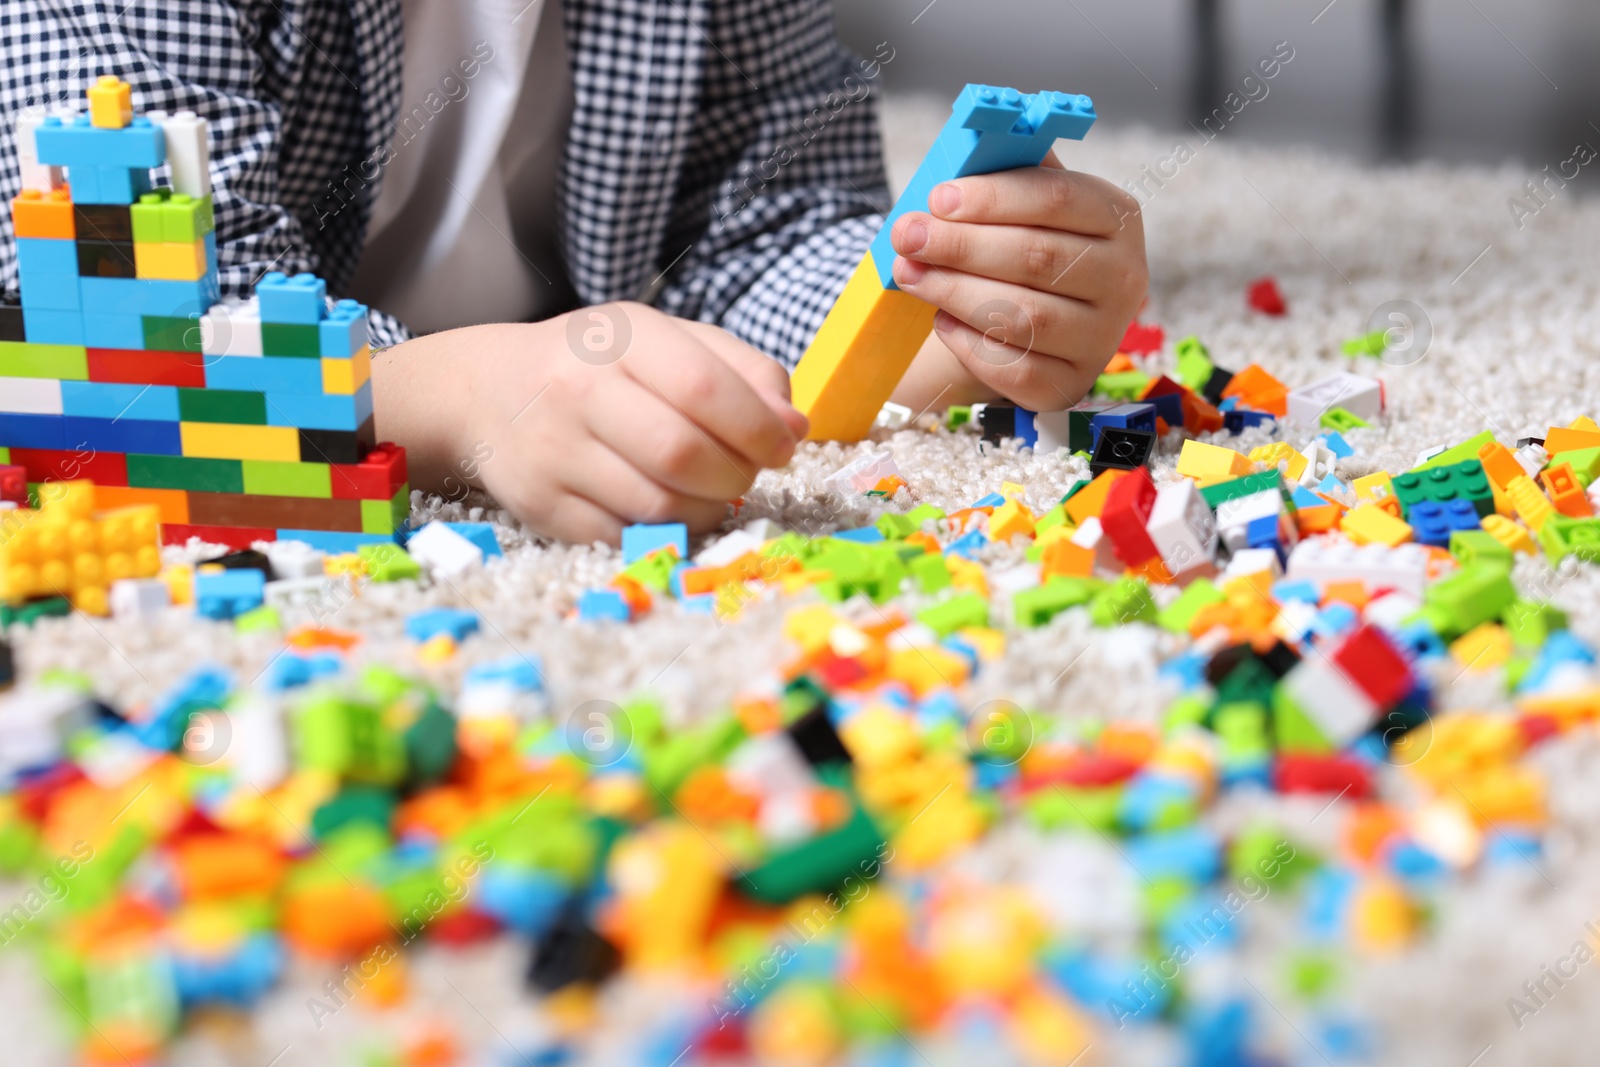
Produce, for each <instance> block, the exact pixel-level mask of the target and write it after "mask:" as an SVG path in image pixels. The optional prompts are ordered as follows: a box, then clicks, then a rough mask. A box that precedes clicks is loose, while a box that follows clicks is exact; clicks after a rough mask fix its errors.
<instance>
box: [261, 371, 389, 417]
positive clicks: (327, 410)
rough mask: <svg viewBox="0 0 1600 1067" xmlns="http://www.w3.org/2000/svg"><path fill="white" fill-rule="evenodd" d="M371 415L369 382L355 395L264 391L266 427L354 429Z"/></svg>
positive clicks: (370, 387)
mask: <svg viewBox="0 0 1600 1067" xmlns="http://www.w3.org/2000/svg"><path fill="white" fill-rule="evenodd" d="M261 358H262V359H266V358H267V357H266V356H263V357H261ZM318 365H319V366H320V364H318ZM371 417H372V383H371V382H370V381H369V382H367V384H365V385H363V386H362V387H361V388H360V389H358V390H357V391H356V394H355V395H354V396H340V395H336V394H331V395H330V394H322V393H268V394H267V425H268V426H293V427H295V428H297V429H301V430H346V431H355V430H359V429H360V428H361V424H362V423H363V422H366V421H367V420H368V419H370V418H371Z"/></svg>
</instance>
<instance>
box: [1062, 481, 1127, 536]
mask: <svg viewBox="0 0 1600 1067" xmlns="http://www.w3.org/2000/svg"><path fill="white" fill-rule="evenodd" d="M1127 473H1128V472H1127V471H1121V470H1107V471H1101V472H1100V476H1099V477H1097V478H1096V479H1095V480H1094V481H1092V482H1090V483H1089V484H1088V485H1086V486H1084V487H1083V488H1082V489H1080V490H1078V492H1077V493H1076V494H1074V495H1073V497H1072V499H1071V500H1069V501H1067V505H1066V506H1067V517H1068V518H1070V519H1071V520H1072V524H1073V525H1074V526H1082V525H1083V521H1084V520H1085V519H1089V518H1094V517H1096V516H1098V515H1099V514H1100V509H1101V508H1103V507H1105V506H1106V494H1107V493H1109V492H1111V486H1112V485H1113V483H1115V482H1116V480H1117V479H1118V478H1121V477H1122V476H1123V475H1125V474H1127Z"/></svg>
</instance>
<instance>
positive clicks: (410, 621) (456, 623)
mask: <svg viewBox="0 0 1600 1067" xmlns="http://www.w3.org/2000/svg"><path fill="white" fill-rule="evenodd" d="M480 625H481V624H480V623H479V621H478V615H477V613H476V612H472V611H462V610H460V609H459V608H434V609H433V610H432V611H419V612H417V613H416V614H415V615H412V616H410V617H408V618H407V619H406V636H407V637H409V638H411V639H412V640H413V641H431V640H432V639H433V638H435V637H438V636H439V635H440V634H449V635H450V639H451V640H452V641H454V642H456V643H457V644H460V643H461V642H462V641H465V640H466V639H467V638H469V637H471V636H472V635H473V634H475V633H477V632H478V627H479V626H480Z"/></svg>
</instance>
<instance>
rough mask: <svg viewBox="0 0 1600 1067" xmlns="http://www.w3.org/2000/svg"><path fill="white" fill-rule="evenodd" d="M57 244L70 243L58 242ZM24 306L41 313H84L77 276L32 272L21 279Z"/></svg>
mask: <svg viewBox="0 0 1600 1067" xmlns="http://www.w3.org/2000/svg"><path fill="white" fill-rule="evenodd" d="M53 243H56V244H67V243H70V242H66V241H58V242H53ZM21 282H22V306H23V307H25V308H38V309H39V310H41V311H82V310H83V301H82V300H81V299H80V298H79V296H78V277H77V275H75V274H45V273H42V272H40V271H32V272H30V273H28V274H26V275H24V276H23V277H22V278H21Z"/></svg>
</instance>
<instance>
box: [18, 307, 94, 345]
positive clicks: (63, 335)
mask: <svg viewBox="0 0 1600 1067" xmlns="http://www.w3.org/2000/svg"><path fill="white" fill-rule="evenodd" d="M22 329H23V331H24V332H25V333H26V334H27V336H28V341H29V343H31V344H36V345H81V344H83V343H84V339H83V315H82V313H81V312H77V311H54V310H51V309H49V308H28V307H25V308H23V309H22Z"/></svg>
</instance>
